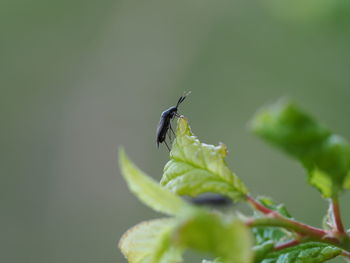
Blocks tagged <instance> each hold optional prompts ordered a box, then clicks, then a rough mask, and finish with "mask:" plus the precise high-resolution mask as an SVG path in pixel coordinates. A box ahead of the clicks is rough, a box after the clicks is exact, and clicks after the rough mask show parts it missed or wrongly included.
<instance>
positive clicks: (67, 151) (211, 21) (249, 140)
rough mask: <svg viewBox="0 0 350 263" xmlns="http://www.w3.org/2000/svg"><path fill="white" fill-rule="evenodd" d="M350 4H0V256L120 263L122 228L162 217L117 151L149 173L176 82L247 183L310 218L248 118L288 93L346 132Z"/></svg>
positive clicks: (307, 201)
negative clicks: (138, 192)
mask: <svg viewBox="0 0 350 263" xmlns="http://www.w3.org/2000/svg"><path fill="white" fill-rule="evenodd" d="M349 14H350V11H349V4H348V3H347V1H342V0H332V1H330V0H317V1H315V0H313V1H311V0H310V1H293V0H284V1H277V0H265V1H244V0H220V1H209V0H201V1H198V0H194V1H188V0H187V1H182V0H180V1H160V0H154V1H126V0H120V1H119V0H115V1H112V0H101V1H91V0H84V1H83V0H77V1H67V0H61V1H43V0H32V1H24V0H3V1H1V3H0V21H1V23H0V32H1V41H0V47H1V48H0V55H1V56H0V57H1V60H0V69H1V71H0V72H1V73H0V76H1V78H0V85H1V86H0V87H1V95H0V120H1V136H0V145H1V151H0V158H1V182H0V229H1V232H0V233H1V235H0V252H1V253H0V261H1V262H6V263H17V262H18V263H19V262H29V263H31V262H35V263H44V262H45V263H46V262H50V263H62V262H66V263H70V262H74V263H79V262H84V263H88V262H125V260H124V259H123V257H122V256H121V254H120V253H119V251H118V248H117V242H118V240H119V238H120V236H121V235H122V233H123V232H124V231H126V229H128V228H129V227H131V226H133V225H134V224H136V223H138V222H140V221H142V220H145V219H150V218H154V217H157V216H159V215H157V214H155V213H153V212H152V211H151V210H150V209H148V208H147V207H145V206H143V205H142V204H141V203H140V202H139V201H138V200H137V199H136V198H135V197H134V196H133V195H132V194H131V193H130V192H129V191H128V189H127V187H126V184H125V182H124V180H123V179H122V177H121V176H120V173H119V169H118V164H117V149H118V147H120V146H121V145H123V146H124V147H125V148H126V151H127V153H128V154H129V156H130V157H131V158H132V160H133V161H134V162H135V163H136V164H138V165H139V167H140V168H141V169H143V170H144V171H146V172H147V173H148V174H149V175H151V176H153V177H154V178H155V179H157V180H159V179H160V177H161V174H162V169H163V166H164V164H165V162H166V161H167V158H168V151H167V150H166V148H165V147H161V148H160V149H157V148H156V145H155V129H156V125H157V123H158V120H159V116H160V113H161V112H162V111H163V110H164V109H166V108H168V107H169V106H172V105H174V104H175V103H176V101H177V99H178V97H179V96H180V95H181V94H182V93H183V91H188V90H191V91H192V94H191V95H190V96H189V97H188V99H187V100H186V101H185V102H184V104H183V105H181V108H180V113H181V114H184V115H185V116H187V117H188V118H189V120H190V123H191V126H192V129H193V131H194V133H195V134H196V135H198V136H199V138H200V139H201V140H202V141H204V142H207V143H212V144H217V143H218V142H224V143H225V144H227V146H228V148H229V150H230V154H229V157H228V162H229V164H230V167H232V169H233V170H234V171H235V172H236V173H237V174H238V175H239V176H240V177H241V178H242V179H243V181H245V182H246V184H247V185H248V187H249V188H250V189H251V191H252V193H253V194H254V195H257V194H265V195H269V196H271V197H273V198H274V199H275V200H277V201H279V202H284V203H285V204H286V205H287V207H289V210H290V212H291V213H292V214H293V215H294V217H296V218H298V219H300V220H304V221H305V222H307V223H310V224H313V225H316V226H320V224H321V218H322V216H323V215H324V214H325V212H326V208H327V203H326V202H325V201H324V200H321V199H320V197H319V194H318V192H317V191H316V190H314V189H313V188H311V187H309V186H307V185H306V183H305V181H306V180H305V174H304V172H303V170H302V169H301V168H300V166H299V165H298V164H297V163H296V162H294V161H292V160H290V159H289V158H288V157H286V156H285V155H283V154H282V153H280V152H278V151H276V150H274V149H272V148H271V147H270V146H269V145H266V144H265V143H263V142H261V141H260V140H259V139H257V138H255V137H254V136H253V135H252V134H250V133H249V131H248V129H247V123H248V121H249V120H250V118H251V117H252V115H253V114H254V112H255V111H256V110H257V109H258V108H259V107H261V106H262V105H264V104H266V103H269V102H273V101H275V100H276V99H278V98H280V97H283V96H288V97H290V98H292V99H293V100H294V101H296V102H297V103H298V104H299V105H300V106H302V107H303V108H304V109H305V110H307V111H309V112H310V113H312V114H313V115H314V116H316V117H317V118H318V119H319V120H321V121H322V122H323V123H325V124H326V125H328V126H330V127H331V128H332V129H333V130H334V131H336V132H338V133H339V134H341V135H344V136H345V137H348V138H350V123H349V117H348V116H349V112H350V104H349V96H350V88H349V83H350V74H349V69H350V31H349V25H350V16H349ZM341 200H342V207H343V216H344V219H345V224H346V226H347V227H350V209H349V204H350V195H349V194H345V195H343V196H342V199H341ZM334 262H340V261H339V260H336V261H334Z"/></svg>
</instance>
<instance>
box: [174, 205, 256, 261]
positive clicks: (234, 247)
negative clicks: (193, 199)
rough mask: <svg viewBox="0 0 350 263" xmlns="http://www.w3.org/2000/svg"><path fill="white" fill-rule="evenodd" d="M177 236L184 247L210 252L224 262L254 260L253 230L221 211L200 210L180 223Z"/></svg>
mask: <svg viewBox="0 0 350 263" xmlns="http://www.w3.org/2000/svg"><path fill="white" fill-rule="evenodd" d="M175 238H176V241H175V242H176V244H178V245H179V246H180V247H184V248H189V249H193V250H196V251H200V252H205V253H210V254H211V255H213V256H215V257H218V259H219V261H220V262H223V263H233V262H234V263H250V262H252V260H253V256H254V255H253V251H252V245H253V240H252V237H251V233H250V231H249V229H248V228H247V227H246V226H245V225H244V224H243V223H242V222H241V221H239V220H237V219H233V220H232V219H231V220H227V221H226V220H224V219H223V218H222V217H220V216H219V215H218V214H214V213H208V212H206V211H200V212H196V213H195V214H194V215H193V216H191V217H189V218H187V219H185V220H184V221H183V222H182V224H180V226H179V227H178V228H177V231H176V232H175Z"/></svg>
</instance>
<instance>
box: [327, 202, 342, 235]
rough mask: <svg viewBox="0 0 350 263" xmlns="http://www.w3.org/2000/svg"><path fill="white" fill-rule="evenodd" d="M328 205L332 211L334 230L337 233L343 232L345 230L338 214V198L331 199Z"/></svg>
mask: <svg viewBox="0 0 350 263" xmlns="http://www.w3.org/2000/svg"><path fill="white" fill-rule="evenodd" d="M330 206H331V211H332V213H333V220H334V226H335V230H336V231H337V232H338V233H339V234H344V233H345V230H344V225H343V221H342V219H341V215H340V208H339V202H338V199H336V198H333V199H331V201H330Z"/></svg>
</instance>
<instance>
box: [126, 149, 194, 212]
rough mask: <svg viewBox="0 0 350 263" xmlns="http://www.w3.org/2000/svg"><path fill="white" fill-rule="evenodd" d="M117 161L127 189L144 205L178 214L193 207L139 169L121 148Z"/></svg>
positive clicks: (159, 210)
mask: <svg viewBox="0 0 350 263" xmlns="http://www.w3.org/2000/svg"><path fill="white" fill-rule="evenodd" d="M119 163H120V167H121V171H122V174H123V176H124V178H125V180H126V181H127V183H128V186H129V189H130V190H131V191H132V192H133V193H134V194H135V195H136V196H137V197H138V198H139V199H140V200H141V201H142V202H143V203H145V204H146V205H148V206H149V207H151V208H153V209H154V210H155V211H158V212H162V213H165V214H168V215H179V214H182V213H186V212H187V211H188V210H190V209H194V207H192V206H191V205H189V204H188V203H187V202H185V201H184V200H182V199H181V198H180V197H178V196H177V195H175V194H174V193H172V192H171V191H169V190H168V189H165V188H164V187H162V186H160V185H159V184H158V183H157V182H155V181H154V180H153V179H151V178H150V177H149V176H147V175H146V174H144V173H143V172H142V171H140V170H139V169H138V168H137V167H136V166H135V165H134V164H133V163H132V162H131V161H129V159H128V158H127V156H126V154H125V153H124V151H123V150H120V152H119Z"/></svg>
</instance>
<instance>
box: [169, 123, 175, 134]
mask: <svg viewBox="0 0 350 263" xmlns="http://www.w3.org/2000/svg"><path fill="white" fill-rule="evenodd" d="M169 127H170V130H171V131H172V133H173V134H174V136H176V134H175V132H174V130H173V127H171V124H170V125H169Z"/></svg>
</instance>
